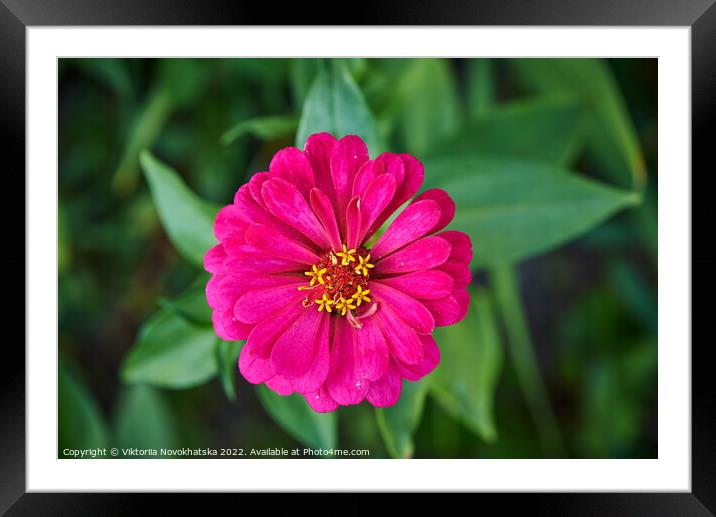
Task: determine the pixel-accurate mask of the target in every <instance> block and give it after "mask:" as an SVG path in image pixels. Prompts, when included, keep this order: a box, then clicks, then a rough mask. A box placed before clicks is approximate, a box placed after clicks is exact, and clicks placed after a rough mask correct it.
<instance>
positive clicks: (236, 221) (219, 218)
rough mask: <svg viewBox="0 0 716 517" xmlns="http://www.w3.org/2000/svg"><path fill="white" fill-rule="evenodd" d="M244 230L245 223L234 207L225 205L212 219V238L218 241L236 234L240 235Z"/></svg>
mask: <svg viewBox="0 0 716 517" xmlns="http://www.w3.org/2000/svg"><path fill="white" fill-rule="evenodd" d="M245 228H246V222H245V221H244V220H243V218H242V217H241V213H240V212H239V211H238V210H237V209H236V207H235V206H234V205H226V206H225V207H224V208H222V209H221V210H219V212H218V213H217V214H216V218H215V219H214V236H215V237H216V239H217V240H218V241H223V240H224V239H226V238H227V237H230V236H233V235H236V234H239V235H241V234H242V233H243V231H244V229H245Z"/></svg>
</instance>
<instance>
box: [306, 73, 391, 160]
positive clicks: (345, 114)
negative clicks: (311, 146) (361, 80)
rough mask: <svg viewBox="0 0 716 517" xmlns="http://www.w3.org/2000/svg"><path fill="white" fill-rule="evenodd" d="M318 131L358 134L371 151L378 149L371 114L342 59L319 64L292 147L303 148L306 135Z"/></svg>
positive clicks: (339, 136)
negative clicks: (294, 143)
mask: <svg viewBox="0 0 716 517" xmlns="http://www.w3.org/2000/svg"><path fill="white" fill-rule="evenodd" d="M322 131H326V132H328V133H331V134H332V135H333V136H335V137H337V138H341V137H343V136H345V135H358V136H360V137H361V138H362V139H363V140H364V141H365V143H366V145H367V146H368V151H369V152H370V154H371V155H375V154H378V153H379V152H380V151H381V150H382V144H381V142H380V137H379V135H378V129H377V126H376V124H375V120H374V118H373V114H372V113H371V112H370V109H369V108H368V105H367V104H366V101H365V99H364V97H363V93H362V92H361V91H360V89H359V88H358V85H357V84H356V83H355V81H354V80H353V78H352V77H351V74H350V72H349V71H348V69H347V67H346V65H345V63H344V62H342V61H336V60H332V61H331V62H329V63H328V64H327V65H325V66H321V67H320V68H319V70H318V74H317V76H316V79H315V80H314V82H313V85H312V86H311V90H310V91H309V92H308V96H307V97H306V102H305V103H304V105H303V112H302V113H301V120H300V122H299V124H298V132H297V134H296V147H298V148H299V149H303V146H304V144H305V143H306V140H307V139H308V137H309V136H310V135H312V134H313V133H319V132H322Z"/></svg>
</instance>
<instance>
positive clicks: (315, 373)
mask: <svg viewBox="0 0 716 517" xmlns="http://www.w3.org/2000/svg"><path fill="white" fill-rule="evenodd" d="M330 326H331V320H330V318H323V321H322V323H321V328H320V330H319V332H318V335H317V336H316V342H317V345H316V346H317V347H318V351H317V352H316V357H315V358H314V360H313V364H312V365H311V366H310V368H309V369H308V371H307V372H306V373H305V375H303V376H302V377H299V378H297V379H293V380H291V387H292V388H293V389H294V390H295V391H297V392H299V393H313V392H315V391H317V390H318V389H319V388H320V387H321V386H322V385H323V383H324V382H325V381H326V377H327V376H328V367H329V361H328V358H329V354H328V344H329V343H328V336H329V330H330Z"/></svg>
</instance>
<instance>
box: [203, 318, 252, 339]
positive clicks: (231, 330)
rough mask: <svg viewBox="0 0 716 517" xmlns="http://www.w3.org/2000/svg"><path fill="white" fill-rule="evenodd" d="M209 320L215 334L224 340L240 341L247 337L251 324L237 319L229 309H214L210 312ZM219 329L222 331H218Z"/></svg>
mask: <svg viewBox="0 0 716 517" xmlns="http://www.w3.org/2000/svg"><path fill="white" fill-rule="evenodd" d="M211 321H212V323H213V324H214V330H216V331H217V332H216V333H217V335H219V337H220V338H222V339H225V340H226V341H240V340H242V339H246V338H247V337H249V333H250V332H251V329H252V328H253V325H247V324H246V323H243V322H241V321H238V320H237V319H236V318H235V317H234V314H233V312H232V311H231V310H227V311H221V310H215V311H214V312H212V314H211ZM219 330H221V331H222V332H219Z"/></svg>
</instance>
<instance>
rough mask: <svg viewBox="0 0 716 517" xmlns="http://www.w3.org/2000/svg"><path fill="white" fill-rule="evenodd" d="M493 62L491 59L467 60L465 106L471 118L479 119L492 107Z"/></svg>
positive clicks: (493, 95) (493, 98) (493, 92)
mask: <svg viewBox="0 0 716 517" xmlns="http://www.w3.org/2000/svg"><path fill="white" fill-rule="evenodd" d="M494 68H495V63H494V60H492V59H484V58H477V59H470V60H468V61H467V106H468V111H469V113H470V119H471V120H480V119H481V118H482V117H484V116H485V115H486V114H487V113H489V112H490V110H491V109H493V108H494V104H495V99H496V94H495V77H494V76H495V70H494Z"/></svg>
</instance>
